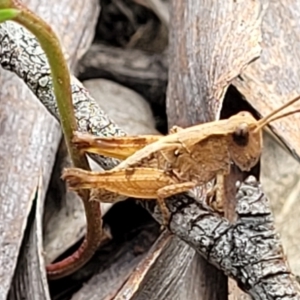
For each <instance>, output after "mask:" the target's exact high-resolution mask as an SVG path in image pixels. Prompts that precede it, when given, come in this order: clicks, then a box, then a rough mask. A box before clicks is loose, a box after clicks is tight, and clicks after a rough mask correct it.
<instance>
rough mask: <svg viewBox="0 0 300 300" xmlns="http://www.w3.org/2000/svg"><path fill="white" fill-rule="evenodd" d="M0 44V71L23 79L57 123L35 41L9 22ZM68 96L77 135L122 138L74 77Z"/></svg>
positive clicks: (106, 164) (105, 162)
mask: <svg viewBox="0 0 300 300" xmlns="http://www.w3.org/2000/svg"><path fill="white" fill-rule="evenodd" d="M0 40H1V49H0V51H1V54H0V60H1V65H2V67H3V68H4V69H7V70H10V71H13V72H14V73H16V74H17V75H18V76H19V77H20V78H21V79H23V80H24V82H25V83H26V84H27V86H28V87H29V88H30V89H31V90H32V92H33V93H34V94H35V95H36V96H37V98H38V99H39V100H40V101H41V103H42V104H43V105H44V106H45V107H46V108H47V110H48V111H49V112H50V113H51V114H52V115H53V116H54V117H55V118H56V119H58V116H59V115H58V110H57V106H56V101H55V97H54V94H53V89H52V80H51V76H50V70H49V66H48V62H47V59H46V56H45V55H44V53H43V51H42V49H41V48H40V46H39V44H38V42H37V40H36V39H35V38H33V36H32V35H31V34H29V33H28V32H27V31H26V30H25V29H24V28H22V27H21V26H19V25H17V24H14V23H12V22H6V23H4V24H1V26H0ZM72 93H73V104H74V108H75V115H76V118H77V121H78V126H79V129H80V130H81V131H84V132H89V133H92V134H94V135H104V136H111V135H124V134H125V132H124V131H123V130H122V129H120V128H118V127H117V126H116V125H115V124H114V123H113V122H112V121H111V120H110V119H109V117H108V116H107V115H106V114H105V113H104V112H103V110H101V109H100V108H99V106H98V104H97V103H96V102H95V100H94V99H93V98H92V97H91V96H90V95H89V93H88V92H87V91H86V90H85V89H84V87H83V86H82V85H81V84H80V83H79V81H78V80H77V79H76V78H74V77H72ZM97 161H98V162H99V164H100V165H101V166H102V167H103V168H104V169H110V168H112V167H113V166H115V165H116V164H117V161H114V160H112V159H107V158H105V159H101V158H100V159H97Z"/></svg>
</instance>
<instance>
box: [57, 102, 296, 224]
mask: <svg viewBox="0 0 300 300" xmlns="http://www.w3.org/2000/svg"><path fill="white" fill-rule="evenodd" d="M299 99H300V97H297V98H295V99H293V100H291V101H289V102H288V103H286V104H285V105H283V106H281V107H280V108H278V109H276V110H275V111H273V112H272V113H270V114H269V115H268V116H266V117H264V118H262V119H260V120H259V121H257V120H256V119H255V118H254V117H253V116H252V115H251V114H250V113H249V112H246V111H243V112H240V113H238V114H236V115H233V116H232V117H230V118H229V119H225V120H219V121H213V122H209V123H204V124H200V125H196V126H192V127H188V128H185V129H181V128H178V127H174V128H173V129H171V131H170V134H169V135H167V136H159V135H157V136H156V135H148V136H147V135H145V136H134V137H101V138H100V137H95V136H92V135H90V134H83V133H77V134H75V136H74V142H75V143H76V144H77V145H78V147H79V148H81V149H82V150H83V151H86V152H90V153H97V154H101V155H106V156H110V157H115V158H120V159H124V160H123V161H122V162H121V163H120V164H119V165H118V166H116V167H115V168H113V169H112V170H109V171H105V172H103V173H100V172H90V171H85V170H82V169H76V168H69V169H65V170H64V172H63V176H62V177H63V178H64V179H65V180H66V181H67V182H68V185H69V187H70V188H71V189H74V190H79V189H95V190H96V191H98V195H97V197H96V198H98V200H100V201H102V202H117V201H121V200H124V199H126V197H133V198H142V199H155V198H156V199H157V201H158V205H159V207H160V209H161V212H162V214H163V217H164V225H166V224H167V223H168V221H169V211H168V209H167V207H166V204H165V202H164V199H165V198H167V197H170V196H172V195H175V194H178V193H181V192H186V191H188V190H190V189H191V188H194V187H195V186H198V185H202V184H205V183H207V182H209V181H210V180H212V179H214V178H216V186H215V187H214V191H215V192H216V194H215V195H216V205H217V206H219V207H222V202H223V201H222V199H223V192H224V178H225V176H226V175H228V174H229V171H230V165H231V164H232V163H235V164H236V165H237V166H238V167H239V168H240V169H241V170H242V171H249V170H250V169H251V168H252V167H254V166H255V165H256V163H257V162H258V160H259V158H260V155H261V152H262V144H263V139H262V129H263V127H264V126H266V125H268V124H269V123H270V122H272V121H274V120H277V119H279V118H282V117H285V116H288V115H290V114H292V113H295V112H298V110H295V111H292V112H288V113H285V114H282V115H279V116H275V115H276V114H277V113H278V112H280V111H281V110H283V109H284V108H286V107H288V106H290V105H292V104H293V103H294V102H296V101H298V100H299ZM109 195H110V197H109ZM112 195H123V196H121V197H119V198H114V197H112ZM124 196H126V197H124ZM101 197H103V198H102V199H101Z"/></svg>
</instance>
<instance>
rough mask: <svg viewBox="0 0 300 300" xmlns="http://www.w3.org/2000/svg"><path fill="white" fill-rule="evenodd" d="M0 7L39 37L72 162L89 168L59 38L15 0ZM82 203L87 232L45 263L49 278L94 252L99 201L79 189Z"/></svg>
mask: <svg viewBox="0 0 300 300" xmlns="http://www.w3.org/2000/svg"><path fill="white" fill-rule="evenodd" d="M0 9H16V10H18V11H19V13H18V14H16V16H13V18H12V21H15V22H17V23H19V24H20V25H22V26H24V27H25V28H26V29H27V30H29V31H30V32H31V33H32V34H33V35H35V37H36V38H37V39H38V41H39V43H40V44H41V47H42V48H43V50H44V52H45V54H46V56H47V59H48V62H49V65H50V69H51V76H52V80H53V88H54V94H55V97H56V101H57V107H58V110H59V114H60V122H61V127H62V131H63V134H64V138H65V142H66V145H67V149H68V152H69V155H70V157H71V160H72V163H73V165H74V166H75V167H77V168H81V169H85V170H90V168H89V164H88V161H87V158H86V156H85V155H83V154H81V153H80V152H79V151H78V149H77V148H76V147H75V146H74V145H73V143H72V138H73V132H74V131H75V130H77V123H76V119H75V116H74V109H73V103H72V92H71V84H70V83H71V80H70V73H69V69H68V66H67V63H66V61H65V59H64V55H63V52H62V50H61V46H60V43H59V40H58V38H57V36H56V35H55V33H54V32H53V30H52V29H51V27H50V26H49V25H48V24H47V23H46V22H44V21H43V20H42V19H41V18H39V17H38V16H37V15H35V14H34V13H33V12H32V11H30V10H29V9H28V8H27V7H26V6H25V5H24V4H22V3H21V2H19V1H18V0H0ZM80 195H81V198H82V201H83V204H84V208H85V214H86V221H87V233H86V237H85V240H84V241H83V243H82V245H81V246H80V248H79V249H78V250H77V251H76V252H75V253H74V254H73V255H71V256H70V257H67V258H66V259H64V260H63V261H61V262H58V263H55V264H51V265H49V266H47V274H48V277H49V279H58V278H61V277H64V276H66V275H69V274H71V273H73V272H74V271H76V270H78V269H79V268H80V267H82V266H83V265H84V264H85V263H86V262H87V261H88V260H89V259H90V258H91V257H92V255H93V254H94V252H95V251H96V249H97V248H98V246H99V243H100V241H101V237H102V219H101V211H100V204H99V203H98V202H89V191H80Z"/></svg>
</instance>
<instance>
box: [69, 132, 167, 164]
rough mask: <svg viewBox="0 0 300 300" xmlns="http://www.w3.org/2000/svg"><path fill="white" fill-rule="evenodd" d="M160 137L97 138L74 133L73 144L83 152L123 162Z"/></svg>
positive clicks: (86, 134) (87, 134)
mask: <svg viewBox="0 0 300 300" xmlns="http://www.w3.org/2000/svg"><path fill="white" fill-rule="evenodd" d="M161 137H162V136H160V135H141V136H124V137H97V136H94V135H91V134H89V133H81V132H75V133H74V137H73V143H74V144H75V145H77V147H78V148H79V149H80V150H82V151H84V152H88V153H94V154H99V155H104V156H108V157H113V158H117V159H121V160H124V159H126V158H127V157H129V156H131V155H132V154H133V153H135V152H136V151H138V150H140V149H142V148H144V147H145V146H147V145H149V144H151V143H154V142H156V141H158V140H159V139H160V138H161Z"/></svg>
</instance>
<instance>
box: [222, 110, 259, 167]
mask: <svg viewBox="0 0 300 300" xmlns="http://www.w3.org/2000/svg"><path fill="white" fill-rule="evenodd" d="M228 121H229V122H230V124H231V126H230V127H231V131H230V133H229V135H228V139H229V141H228V150H229V153H230V157H231V160H232V161H233V162H234V163H235V164H236V165H237V166H238V167H239V168H240V169H241V170H242V171H249V170H250V169H251V168H253V167H254V166H255V165H256V164H257V162H258V160H259V158H260V155H261V152H262V130H255V129H256V128H257V120H256V119H255V118H254V117H253V116H252V115H251V114H250V113H249V112H246V111H243V112H240V113H238V114H236V115H234V116H232V117H231V118H229V120H228Z"/></svg>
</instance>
